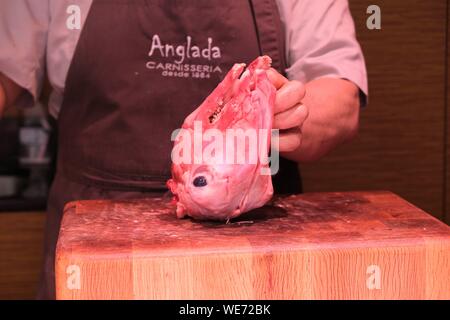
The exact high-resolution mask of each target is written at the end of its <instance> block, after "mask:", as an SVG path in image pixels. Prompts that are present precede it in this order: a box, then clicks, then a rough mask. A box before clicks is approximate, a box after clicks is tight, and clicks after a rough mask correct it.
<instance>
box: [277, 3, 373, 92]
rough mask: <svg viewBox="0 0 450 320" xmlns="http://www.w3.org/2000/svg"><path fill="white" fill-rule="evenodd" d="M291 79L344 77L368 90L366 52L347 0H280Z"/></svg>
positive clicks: (365, 90) (304, 80)
mask: <svg viewBox="0 0 450 320" xmlns="http://www.w3.org/2000/svg"><path fill="white" fill-rule="evenodd" d="M277 3H278V7H279V10H280V16H281V19H282V21H283V23H284V26H285V32H286V47H287V49H286V54H287V60H288V63H289V67H288V69H287V70H286V71H287V75H288V77H289V78H290V79H296V80H299V81H302V82H303V83H306V82H308V81H311V80H313V79H317V78H321V77H335V78H343V79H347V80H350V81H352V82H353V83H355V84H356V85H357V86H358V87H359V88H360V89H361V91H362V92H363V93H364V95H367V93H368V84H367V74H366V66H365V62H364V56H363V54H362V51H361V47H360V46H359V43H358V41H357V40H356V35H355V26H354V22H353V19H352V16H351V13H350V10H349V5H348V1H347V0H320V1H319V0H287V1H286V0H278V1H277Z"/></svg>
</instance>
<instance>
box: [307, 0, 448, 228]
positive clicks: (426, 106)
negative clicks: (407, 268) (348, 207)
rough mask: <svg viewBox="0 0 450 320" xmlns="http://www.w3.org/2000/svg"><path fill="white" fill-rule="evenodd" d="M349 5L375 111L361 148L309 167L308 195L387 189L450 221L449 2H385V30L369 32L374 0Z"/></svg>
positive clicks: (367, 115) (357, 144)
mask: <svg viewBox="0 0 450 320" xmlns="http://www.w3.org/2000/svg"><path fill="white" fill-rule="evenodd" d="M349 3H350V8H351V11H352V14H353V17H354V20H355V26H356V29H357V36H358V38H359V40H360V43H361V45H362V48H363V51H364V54H365V58H366V63H367V68H368V77H369V91H370V93H369V95H370V98H369V106H368V107H367V108H364V109H363V110H362V113H361V125H360V132H359V135H358V137H357V138H356V139H355V140H354V141H353V142H351V143H350V144H347V145H345V146H343V147H341V148H339V149H338V150H336V151H335V152H333V153H332V154H330V155H329V156H327V157H325V158H324V159H323V160H322V161H320V162H319V163H316V164H314V165H303V166H301V169H302V174H303V177H304V187H305V191H352V190H374V189H375V190H376V189H387V190H391V191H393V192H395V193H397V194H399V195H401V196H402V197H404V198H405V199H407V200H408V201H411V202H412V203H414V204H416V205H418V206H419V207H421V208H423V209H424V210H426V211H427V212H430V213H431V214H433V215H434V216H436V217H438V218H441V219H443V217H444V214H443V204H444V193H445V191H444V188H443V187H444V183H443V182H444V176H443V173H444V150H445V149H444V144H443V143H444V123H445V121H446V119H445V113H444V111H445V100H446V94H445V93H446V91H445V87H446V79H445V76H446V75H445V69H446V68H445V65H446V60H445V58H446V30H447V21H446V12H447V5H446V1H445V0H435V1H421V0H412V1H410V0H396V1H388V0H379V1H377V2H376V3H375V4H377V5H379V6H380V7H381V10H382V13H381V16H382V29H381V30H368V29H367V28H366V19H367V17H368V15H367V14H366V10H367V7H368V6H369V5H371V4H374V3H373V2H372V1H366V0H350V1H349ZM447 152H449V151H447ZM447 194H448V193H447Z"/></svg>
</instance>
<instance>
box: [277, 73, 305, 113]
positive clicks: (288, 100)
mask: <svg viewBox="0 0 450 320" xmlns="http://www.w3.org/2000/svg"><path fill="white" fill-rule="evenodd" d="M304 97H305V87H304V86H303V84H302V83H301V82H299V81H296V80H293V81H289V82H287V83H286V84H285V85H284V86H282V87H281V88H280V89H279V90H278V91H277V96H276V98H275V111H274V113H275V114H277V113H280V112H283V111H285V110H287V109H290V108H292V107H293V106H295V105H296V104H298V103H300V102H301V101H302V99H303V98H304Z"/></svg>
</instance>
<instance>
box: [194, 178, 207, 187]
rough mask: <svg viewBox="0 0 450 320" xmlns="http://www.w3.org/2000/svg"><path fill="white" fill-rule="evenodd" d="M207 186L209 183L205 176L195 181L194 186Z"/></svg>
mask: <svg viewBox="0 0 450 320" xmlns="http://www.w3.org/2000/svg"><path fill="white" fill-rule="evenodd" d="M207 184H208V181H206V178H205V177H204V176H198V177H196V178H195V179H194V181H193V185H194V186H196V187H204V186H206V185H207Z"/></svg>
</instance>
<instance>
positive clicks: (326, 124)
mask: <svg viewBox="0 0 450 320" xmlns="http://www.w3.org/2000/svg"><path fill="white" fill-rule="evenodd" d="M268 76H269V79H270V80H271V82H272V83H273V84H274V86H275V87H276V89H277V95H276V102H275V112H274V123H273V128H274V129H279V130H280V140H279V151H280V154H281V155H282V156H283V157H285V158H288V159H290V160H293V161H296V162H311V161H315V160H318V159H319V158H321V157H322V156H324V155H325V154H327V153H328V152H329V151H331V150H332V149H334V148H335V147H336V146H338V145H339V144H341V143H343V142H345V141H348V140H350V139H351V138H353V137H354V136H355V134H356V133H357V131H358V122H359V109H360V100H359V89H358V87H357V86H356V85H355V84H353V83H352V82H350V81H347V80H344V79H337V78H320V79H317V80H313V81H311V82H308V83H307V84H306V85H303V84H302V83H301V82H299V81H295V80H293V81H289V80H288V79H286V78H285V77H283V76H282V75H281V74H280V73H278V72H277V71H276V70H275V69H270V70H269V71H268Z"/></svg>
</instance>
